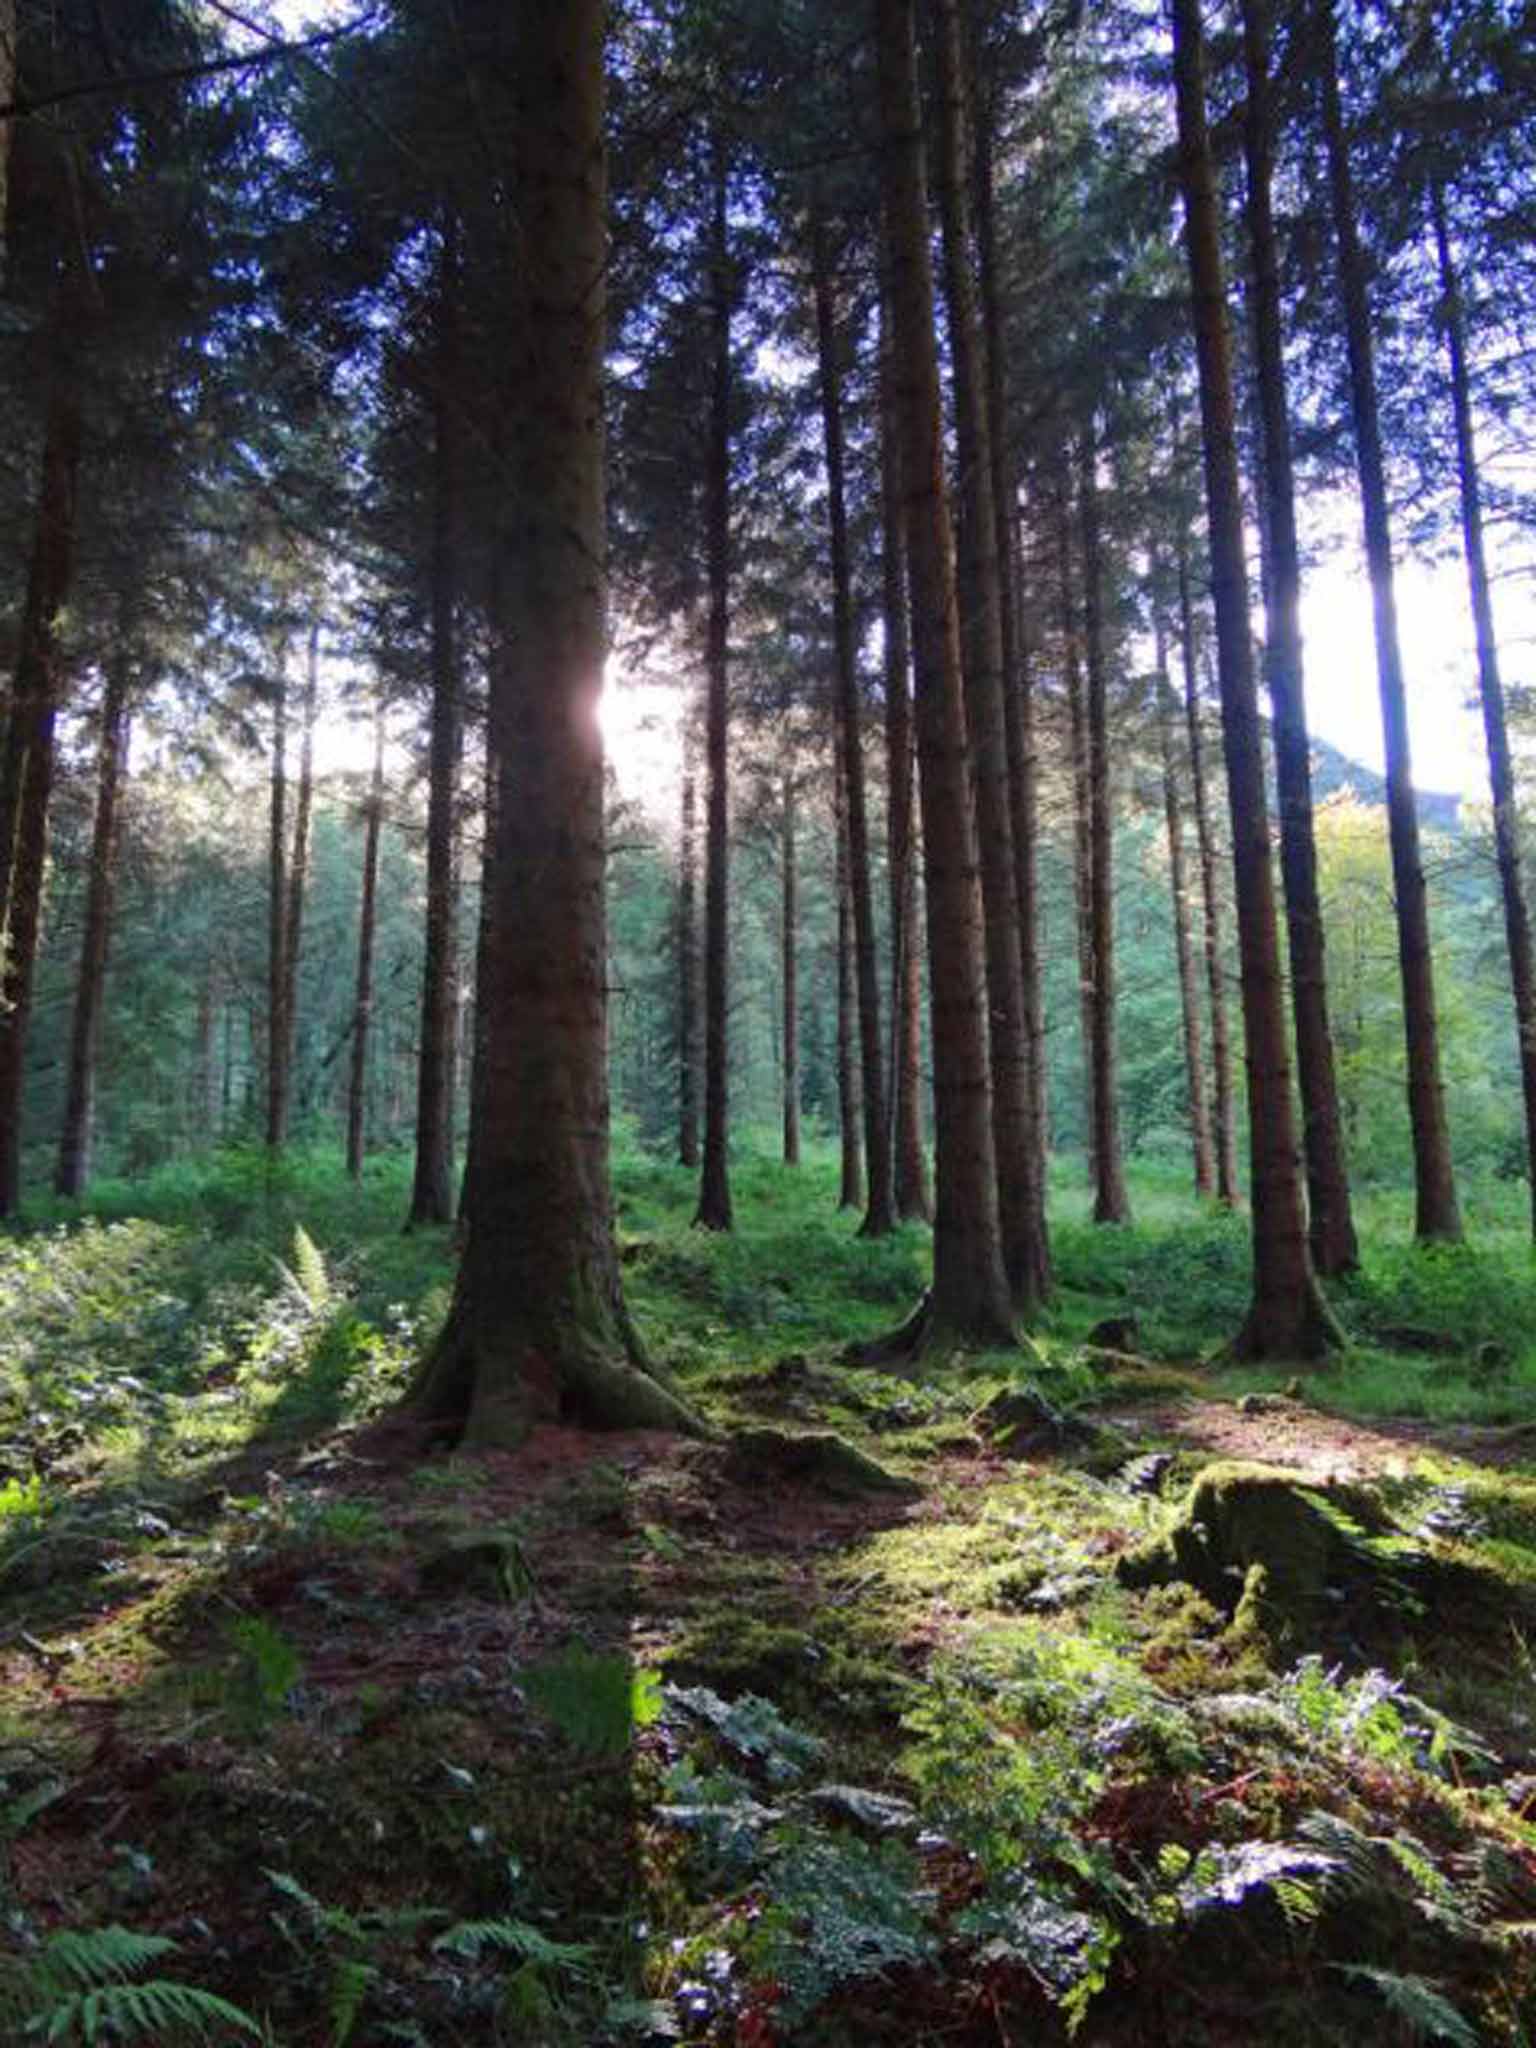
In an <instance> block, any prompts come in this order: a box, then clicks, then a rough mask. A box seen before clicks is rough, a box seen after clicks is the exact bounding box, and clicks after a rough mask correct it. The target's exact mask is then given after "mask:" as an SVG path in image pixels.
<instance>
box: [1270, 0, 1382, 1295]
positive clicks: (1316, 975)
mask: <svg viewBox="0 0 1536 2048" xmlns="http://www.w3.org/2000/svg"><path fill="white" fill-rule="evenodd" d="M1271 4H1272V0H1243V48H1244V54H1245V58H1246V69H1247V80H1248V105H1247V117H1246V120H1245V123H1244V131H1243V132H1244V140H1245V146H1246V150H1247V160H1248V194H1247V212H1248V246H1249V255H1250V259H1251V263H1252V270H1253V337H1254V372H1255V378H1256V382H1257V388H1258V404H1259V416H1260V427H1261V436H1262V446H1263V462H1262V465H1261V467H1262V472H1263V495H1264V521H1263V525H1264V534H1265V541H1266V547H1265V559H1266V562H1267V565H1268V574H1267V577H1266V580H1265V598H1266V603H1265V610H1266V615H1267V616H1266V626H1267V631H1266V636H1265V650H1264V652H1265V677H1266V680H1267V682H1268V684H1269V697H1270V704H1271V706H1272V708H1273V712H1274V722H1273V730H1274V743H1275V801H1276V808H1277V809H1278V811H1279V813H1280V873H1281V877H1282V879H1283V881H1284V884H1285V917H1286V934H1287V938H1288V940H1289V946H1290V962H1291V1009H1292V1016H1293V1018H1294V1022H1295V1030H1296V1079H1297V1083H1298V1086H1299V1088H1300V1091H1301V1107H1302V1139H1303V1147H1304V1150H1305V1153H1306V1162H1307V1193H1308V1197H1309V1201H1308V1211H1309V1216H1310V1224H1309V1235H1310V1239H1311V1245H1312V1263H1313V1264H1314V1266H1315V1267H1316V1268H1317V1270H1318V1272H1319V1273H1323V1274H1337V1273H1347V1272H1351V1271H1353V1270H1354V1268H1355V1267H1356V1266H1358V1265H1359V1263H1360V1248H1359V1246H1358V1244H1357V1243H1356V1240H1355V1225H1354V1218H1353V1216H1352V1214H1351V1212H1350V1198H1349V1175H1348V1173H1347V1171H1346V1169H1345V1164H1344V1138H1343V1130H1342V1126H1341V1123H1340V1118H1339V1092H1338V1084H1337V1082H1336V1080H1335V1077H1334V1070H1333V1035H1332V1032H1331V1030H1330V1027H1329V1022H1328V977H1327V963H1326V959H1325V957H1324V941H1323V913H1322V905H1321V903H1320V902H1319V901H1318V893H1317V846H1316V842H1315V838H1314V835H1313V829H1312V767H1311V742H1310V739H1309V737H1308V732H1307V703H1306V688H1305V678H1304V671H1303V664H1302V647H1301V612H1300V605H1301V564H1300V559H1299V555H1298V551H1297V545H1296V498H1295V484H1294V480H1293V475H1292V467H1291V429H1290V418H1289V413H1288V409H1287V403H1286V380H1285V350H1284V346H1283V341H1282V336H1281V325H1280V269H1279V259H1278V255H1277V251H1276V244H1275V222H1274V212H1273V206H1272V202H1271V196H1270V195H1271V185H1272V183H1273V172H1274V149H1275V141H1274V98H1273V86H1272V82H1271V78H1270V46H1271Z"/></svg>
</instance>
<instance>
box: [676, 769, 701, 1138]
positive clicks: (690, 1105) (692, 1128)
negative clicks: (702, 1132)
mask: <svg viewBox="0 0 1536 2048" xmlns="http://www.w3.org/2000/svg"><path fill="white" fill-rule="evenodd" d="M683 754H684V758H683V792H682V801H683V815H682V832H681V837H680V839H679V844H678V873H677V1163H678V1165H679V1166H688V1167H696V1166H697V1165H698V1163H699V936H698V912H697V908H696V897H697V886H698V885H697V880H696V877H697V867H696V862H697V858H698V856H697V851H696V846H695V833H696V831H697V822H696V820H697V804H698V798H697V794H696V791H697V784H696V783H695V780H694V773H693V743H692V740H691V739H687V738H685V740H684V742H683Z"/></svg>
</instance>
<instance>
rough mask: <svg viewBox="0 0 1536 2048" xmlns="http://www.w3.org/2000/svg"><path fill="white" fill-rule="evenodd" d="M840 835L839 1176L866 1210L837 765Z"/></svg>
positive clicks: (842, 1204)
mask: <svg viewBox="0 0 1536 2048" xmlns="http://www.w3.org/2000/svg"><path fill="white" fill-rule="evenodd" d="M832 788H833V806H832V809H833V829H834V830H835V832H836V834H837V857H836V875H835V879H836V883H837V1108H838V1132H839V1138H840V1145H839V1159H840V1162H841V1171H840V1175H839V1180H838V1192H837V1206H838V1207H839V1209H862V1208H863V1206H864V1091H863V1087H862V1085H861V1084H862V1075H861V1070H860V1066H859V1040H858V1030H857V1013H858V990H857V987H856V983H855V977H854V968H853V950H854V947H853V900H852V897H853V892H852V890H851V889H850V887H849V882H848V810H847V798H846V795H845V793H844V789H843V773H842V767H841V764H840V763H839V762H836V761H834V763H833V769H832Z"/></svg>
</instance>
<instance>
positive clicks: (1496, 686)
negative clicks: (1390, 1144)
mask: <svg viewBox="0 0 1536 2048" xmlns="http://www.w3.org/2000/svg"><path fill="white" fill-rule="evenodd" d="M1431 203H1432V205H1433V209H1434V223H1435V253H1436V259H1437V262H1438V265H1439V271H1440V305H1441V317H1442V319H1443V321H1444V324H1445V346H1446V352H1447V354H1448V356H1449V358H1450V369H1451V405H1452V409H1453V411H1454V414H1455V419H1456V475H1457V481H1458V484H1459V486H1460V493H1461V544H1462V553H1463V555H1464V556H1465V558H1466V564H1467V590H1468V595H1469V597H1470V600H1471V605H1472V627H1473V632H1474V634H1475V636H1476V641H1477V692H1478V698H1479V701H1480V703H1481V705H1482V712H1483V739H1484V743H1485V745H1486V748H1487V753H1488V782H1489V788H1490V792H1491V794H1492V797H1493V846H1494V858H1495V860H1496V862H1497V864H1498V870H1499V891H1500V894H1501V896H1502V899H1503V904H1504V937H1505V943H1506V945H1507V946H1508V949H1509V980H1510V988H1511V991H1512V993H1513V995H1514V999H1515V1029H1516V1032H1517V1034H1518V1037H1519V1049H1520V1086H1521V1091H1522V1094H1523V1097H1524V1102H1525V1160H1526V1166H1525V1171H1526V1180H1527V1183H1528V1185H1529V1188H1530V1196H1531V1231H1532V1235H1533V1236H1536V957H1533V951H1532V945H1531V917H1530V909H1529V906H1528V903H1527V900H1526V893H1525V876H1524V873H1523V872H1522V868H1521V862H1520V813H1519V808H1518V805H1517V803H1516V800H1515V776H1514V767H1513V763H1512V761H1511V758H1510V750H1509V725H1508V720H1507V719H1506V716H1505V710H1504V681H1503V677H1502V676H1501V674H1500V672H1499V642H1498V636H1497V634H1496V633H1495V631H1494V622H1493V596H1492V592H1491V590H1490V587H1489V582H1488V560H1487V554H1486V551H1485V549H1484V546H1483V505H1482V487H1481V482H1480V478H1479V472H1478V461H1477V437H1476V434H1475V432H1474V430H1473V424H1472V386H1471V379H1470V376H1469V374H1468V368H1467V331H1466V315H1465V312H1464V310H1463V307H1462V297H1461V279H1460V277H1459V276H1458V275H1457V270H1456V263H1455V258H1454V256H1453V254H1452V251H1451V237H1450V224H1449V222H1448V220H1447V218H1446V206H1445V193H1444V192H1443V190H1442V189H1441V187H1440V186H1439V185H1438V184H1436V185H1435V186H1434V187H1433V190H1432V192H1431Z"/></svg>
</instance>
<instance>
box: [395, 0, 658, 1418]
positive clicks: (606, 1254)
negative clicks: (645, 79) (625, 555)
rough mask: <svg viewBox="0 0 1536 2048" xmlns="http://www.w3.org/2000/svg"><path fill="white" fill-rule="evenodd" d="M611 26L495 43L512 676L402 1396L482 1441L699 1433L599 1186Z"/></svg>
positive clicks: (505, 684) (541, 29)
mask: <svg viewBox="0 0 1536 2048" xmlns="http://www.w3.org/2000/svg"><path fill="white" fill-rule="evenodd" d="M605 12H606V10H605V8H604V6H603V4H602V0H564V4H563V5H562V6H560V7H548V6H545V5H544V4H542V0H517V4H515V5H513V6H511V7H509V8H508V9H507V10H506V13H507V15H508V17H509V19H508V21H507V22H506V24H505V27H504V28H503V29H502V33H503V34H505V35H506V37H507V50H508V54H510V52H511V51H513V50H515V53H516V64H515V66H512V65H511V64H508V67H507V76H508V78H509V80H510V90H511V91H512V92H513V94H514V95H515V99H516V102H517V104H516V106H515V107H514V108H512V109H510V110H509V112H510V113H511V115H512V118H511V120H510V122H509V132H510V134H511V136H512V142H511V149H512V151H513V164H512V174H513V175H512V191H511V194H510V202H511V211H512V214H513V216H514V217H515V218H516V220H517V221H518V223H519V229H520V232H519V236H518V242H517V250H516V261H515V263H509V264H508V265H507V267H506V271H505V272H504V276H503V290H504V295H505V298H506V300H507V302H508V303H507V305H506V313H507V318H506V320H505V322H504V336H505V341H506V346H507V348H508V350H509V351H510V360H509V364H508V369H509V375H508V377H507V380H506V397H505V401H504V402H505V406H506V409H507V413H508V428H509V432H508V450H509V455H510V458H511V459H510V460H509V462H508V465H507V477H508V480H509V481H508V486H507V488H508V490H509V492H510V493H512V494H513V499H514V502H513V503H512V504H511V505H510V506H509V507H508V510H507V513H506V515H505V517H504V523H503V524H502V525H501V527H500V530H499V531H498V532H497V534H496V536H495V540H494V545H495V548H496V552H497V555H498V561H499V569H500V572H501V576H502V579H503V582H504V595H503V598H502V602H501V604H500V606H499V607H498V609H499V611H500V613H501V615H502V616H501V619H500V621H499V622H498V623H499V625H500V628H501V630H502V631H503V632H504V633H505V634H506V635H507V636H508V646H509V647H510V650H511V651H512V653H513V655H514V658H512V659H507V658H506V656H507V653H508V647H503V648H502V649H500V650H498V651H497V652H496V653H495V654H493V659H492V662H491V664H490V677H491V693H492V694H491V701H490V725H491V746H492V751H493V754H494V758H495V761H496V766H497V774H498V777H499V781H500V789H499V793H498V802H497V805H496V817H495V841H494V846H493V850H492V855H491V859H490V861H489V864H488V873H487V882H488V884H489V886H490V889H491V894H492V907H491V910H490V912H489V919H490V923H491V927H492V931H491V937H490V940H489V943H488V945H487V947H486V956H487V957H486V967H487V970H488V986H487V987H486V989H485V990H484V991H483V994H484V997H485V999H486V1002H487V1008H488V1016H489V1028H488V1029H487V1032H486V1037H485V1060H484V1072H483V1074H482V1076H481V1081H480V1086H479V1089H478V1091H477V1092H478V1100H477V1102H476V1105H475V1109H476V1117H477V1121H478V1123H479V1125H480V1130H479V1133H478V1136H477V1140H476V1146H477V1165H476V1171H475V1176H474V1186H473V1192H472V1197H471V1200H470V1203H469V1214H468V1218H467V1231H466V1238H465V1245H464V1255H463V1258H462V1260H461V1262H460V1266H459V1277H458V1283H457V1287H456V1289H455V1294H454V1300H453V1305H452V1308H451V1309H450V1312H449V1316H448V1320H447V1323H446V1325H445V1327H444V1330H443V1333H442V1336H441V1337H440V1338H439V1340H438V1343H437V1345H436V1346H435V1347H434V1350H433V1352H432V1353H431V1355H430V1356H429V1358H428V1359H427V1360H426V1362H425V1364H424V1366H423V1369H422V1372H421V1375H420V1377H419V1379H418V1382H417V1384H416V1387H415V1388H414V1390H413V1395H412V1397H411V1398H412V1406H413V1408H414V1412H415V1414H416V1416H417V1417H418V1418H419V1419H421V1420H422V1421H424V1422H425V1423H427V1424H428V1425H429V1426H431V1427H433V1428H435V1429H438V1430H440V1431H441V1432H442V1433H444V1434H446V1435H449V1436H451V1437H459V1438H462V1440H464V1441H466V1442H469V1443H474V1444H509V1443H516V1442H518V1441H520V1440H521V1439H522V1438H523V1436H524V1435H526V1433H527V1431H528V1429H529V1428H530V1427H531V1426H532V1425H533V1424H535V1423H537V1422H539V1421H542V1420H545V1419H548V1418H552V1417H556V1416H560V1415H565V1416H568V1417H572V1418H579V1419H581V1420H583V1421H587V1422H591V1423H599V1424H617V1425H621V1426H626V1427H636V1426H655V1427H673V1426H685V1427H691V1426H693V1425H692V1420H691V1418H690V1416H689V1414H688V1412H687V1410H686V1409H685V1408H683V1407H682V1406H681V1404H680V1403H679V1402H678V1401H677V1400H676V1399H675V1398H674V1397H673V1396H672V1395H671V1394H669V1393H668V1392H667V1391H666V1389H665V1388H664V1387H663V1386H662V1385H661V1384H660V1382H659V1381H658V1380H657V1379H656V1378H655V1377H654V1376H653V1375H652V1374H650V1373H649V1372H647V1371H646V1370H645V1369H644V1366H643V1361H642V1358H641V1353H640V1348H639V1344H638V1340H637V1338H636V1336H635V1333H634V1330H633V1327H632V1325H631V1323H630V1320H629V1317H628V1314H627V1312H626V1310H625V1306H624V1299H623V1292H622V1288H621V1285H620V1275H619V1263H618V1255H617V1249H616V1246H615V1243H614V1232H613V1198H612V1189H611V1184H610V1180H609V1170H608V1139H609V1115H608V1080H607V1014H606V1013H607V982H608V947H607V918H606V914H605V905H604V873H605V866H606V845H605V835H604V818H603V743H602V732H601V727H600V726H599V724H598V718H597V705H598V698H599V694H600V692H601V689H602V671H603V654H604V641H605V623H604V606H605V581H606V579H605V575H604V569H603V559H604V542H605V533H604V527H605V517H604V488H603V442H602V431H603V430H602V420H603V405H602V380H603V335H604V311H605V304H604V302H605V293H604V289H603V279H604V275H605V270H606V264H607V249H606V233H605V229H606V206H605V194H604V183H605V177H604V169H605V166H604V150H603V83H604V72H603V24H604V18H605Z"/></svg>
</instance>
